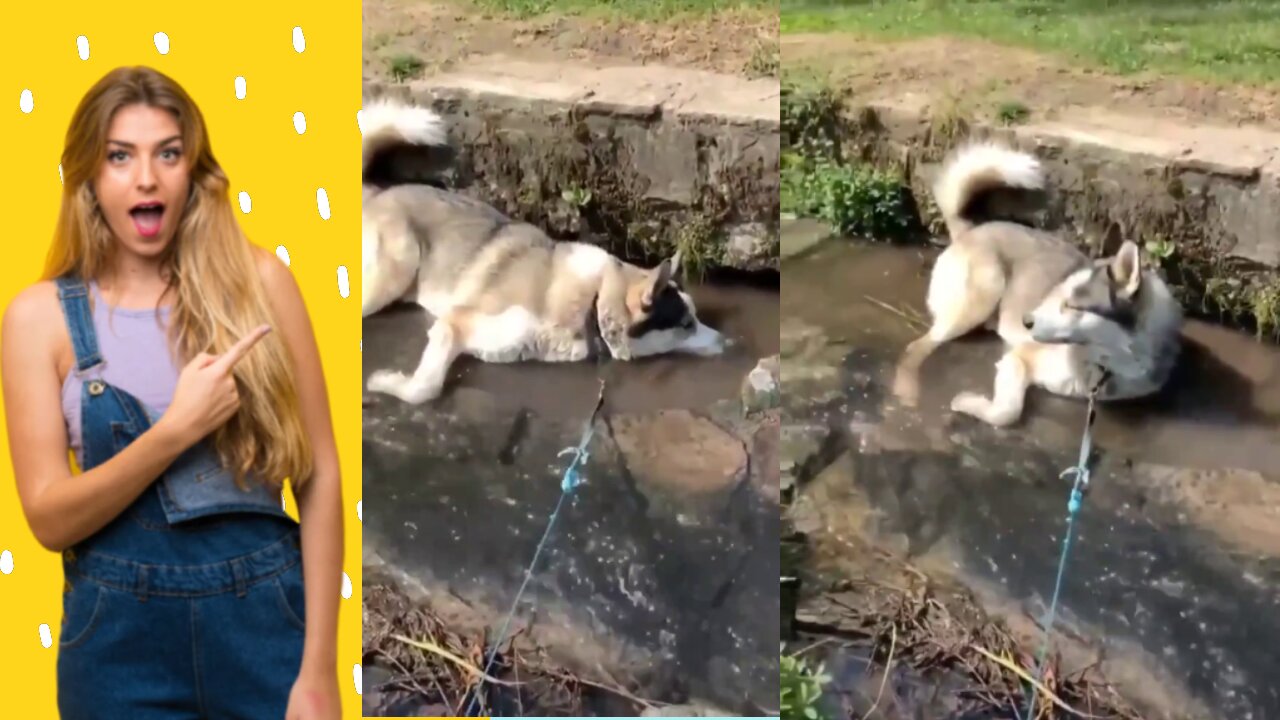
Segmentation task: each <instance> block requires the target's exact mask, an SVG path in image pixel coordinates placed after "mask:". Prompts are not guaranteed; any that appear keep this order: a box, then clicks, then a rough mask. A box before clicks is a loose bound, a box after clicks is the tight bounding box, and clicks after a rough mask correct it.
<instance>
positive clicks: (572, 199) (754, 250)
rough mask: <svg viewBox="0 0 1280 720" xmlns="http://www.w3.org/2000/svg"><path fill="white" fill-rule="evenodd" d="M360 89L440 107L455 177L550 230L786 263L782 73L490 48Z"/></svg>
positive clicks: (633, 247)
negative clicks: (511, 54)
mask: <svg viewBox="0 0 1280 720" xmlns="http://www.w3.org/2000/svg"><path fill="white" fill-rule="evenodd" d="M364 93H365V97H366V98H375V97H380V96H392V97H397V98H400V99H404V100H411V101H413V102H415V103H418V104H421V105H424V106H429V107H432V108H434V109H435V110H436V111H438V112H440V113H442V114H443V115H444V116H445V117H446V119H447V120H448V121H449V123H450V126H451V127H450V135H451V138H452V140H453V141H454V143H455V145H456V146H457V147H458V148H459V158H458V163H457V169H456V184H457V185H458V186H459V187H462V188H465V189H466V190H467V191H468V192H470V193H472V194H474V195H477V196H479V197H481V198H482V199H484V200H485V201H487V202H490V203H492V204H494V205H495V206H496V207H498V208H499V209H500V210H502V211H503V212H505V213H507V214H508V215H511V216H513V217H517V218H519V219H522V220H526V221H529V222H533V223H535V224H538V225H540V226H542V227H544V228H546V229H547V230H548V231H549V232H551V234H552V235H554V236H557V237H561V238H583V239H589V240H593V241H595V242H598V243H600V244H602V245H605V246H606V247H608V248H609V249H610V250H611V251H613V252H615V253H617V254H619V255H621V256H623V257H625V258H627V259H629V260H632V261H636V262H651V261H655V260H656V259H658V258H660V257H662V256H664V255H667V254H670V253H671V252H673V251H674V250H675V249H676V248H677V247H679V248H683V249H684V250H685V251H686V253H685V257H691V256H692V257H693V258H694V260H695V261H696V262H697V264H698V265H699V266H700V267H703V268H714V267H732V268H736V269H740V270H748V271H755V270H776V269H777V263H778V253H777V250H778V182H779V180H778V158H779V99H780V86H779V83H778V81H777V80H776V79H760V80H748V79H745V78H741V77H736V76H731V75H721V74H717V73H711V72H705V71H700V70H690V69H684V68H673V67H665V66H654V65H646V66H614V67H596V66H589V65H580V64H572V63H534V62H526V61H518V60H512V59H507V58H503V57H498V56H490V57H486V58H482V59H479V60H477V61H476V62H474V63H471V64H469V65H468V66H467V67H465V68H463V69H459V70H455V71H451V72H447V73H443V74H440V75H436V76H432V77H429V78H426V79H424V80H419V81H415V82H412V83H406V84H384V83H378V82H366V84H365V89H364Z"/></svg>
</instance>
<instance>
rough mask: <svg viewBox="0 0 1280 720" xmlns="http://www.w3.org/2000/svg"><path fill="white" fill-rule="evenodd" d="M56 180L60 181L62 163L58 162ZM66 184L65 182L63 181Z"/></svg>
mask: <svg viewBox="0 0 1280 720" xmlns="http://www.w3.org/2000/svg"><path fill="white" fill-rule="evenodd" d="M58 182H60V183H62V182H63V181H62V163H58ZM63 184H66V183H63Z"/></svg>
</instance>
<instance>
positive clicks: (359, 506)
mask: <svg viewBox="0 0 1280 720" xmlns="http://www.w3.org/2000/svg"><path fill="white" fill-rule="evenodd" d="M360 345H361V348H360V351H361V352H364V347H363V346H364V341H363V340H361V341H360ZM356 519H357V520H359V521H360V522H364V501H363V500H357V501H356Z"/></svg>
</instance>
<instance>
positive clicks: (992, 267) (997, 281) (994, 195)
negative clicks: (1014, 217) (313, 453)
mask: <svg viewBox="0 0 1280 720" xmlns="http://www.w3.org/2000/svg"><path fill="white" fill-rule="evenodd" d="M1044 191H1045V178H1044V174H1043V170H1042V168H1041V165H1040V163H1039V161H1038V160H1037V159H1036V158H1035V157H1033V156H1031V155H1030V154H1028V153H1025V152H1020V151H1017V150H1013V149H1011V148H1008V147H1005V146H1002V145H998V144H995V143H990V142H982V143H974V144H970V145H967V146H965V147H962V148H961V149H959V150H958V151H957V152H955V153H954V154H953V155H952V156H951V157H950V158H948V160H947V161H946V162H945V164H944V165H943V168H942V169H941V171H940V174H939V177H938V180H937V182H936V184H935V185H934V196H935V200H936V201H937V204H938V207H939V209H940V210H941V212H942V215H943V218H944V220H945V222H946V226H947V230H948V234H949V235H950V244H949V245H948V247H947V249H946V250H945V251H943V252H942V254H941V255H939V257H938V259H937V262H936V264H935V265H934V268H933V272H932V275H931V277H930V281H929V290H928V295H927V298H926V304H927V306H928V309H929V313H930V315H931V317H932V325H931V327H930V328H929V331H928V332H927V333H926V334H925V335H924V336H923V337H921V338H919V339H917V340H915V341H914V342H912V343H911V344H910V345H908V346H907V349H906V351H905V352H904V353H903V355H902V358H901V360H900V361H899V364H898V368H897V373H896V376H895V378H894V392H895V394H896V395H897V396H898V397H899V399H900V400H901V401H902V402H903V403H904V404H907V405H912V404H914V403H915V402H916V400H917V397H918V393H919V371H920V367H921V365H922V364H923V363H924V361H925V359H926V358H928V357H929V355H930V354H931V353H932V352H933V351H934V350H935V349H936V348H937V347H938V346H939V345H942V344H943V343H946V342H949V341H951V340H954V339H956V338H958V337H960V336H962V335H965V334H967V333H968V332H970V331H971V330H973V329H975V328H976V327H978V326H979V325H984V324H986V325H988V326H991V325H994V328H995V330H996V332H997V333H998V334H999V335H1000V337H1001V338H1002V339H1003V340H1004V343H1005V345H1006V352H1005V354H1004V356H1003V357H1002V358H1001V359H1000V361H999V362H998V363H996V379H995V389H994V393H993V395H992V397H985V396H983V395H980V394H976V393H971V392H966V393H961V394H959V395H957V396H956V397H955V398H954V399H953V400H952V402H951V409H952V410H953V411H955V412H961V413H965V414H968V415H972V416H974V417H977V418H979V419H981V420H983V421H985V422H987V423H990V424H992V425H996V426H1004V425H1009V424H1011V423H1014V422H1016V421H1017V420H1018V419H1019V418H1020V417H1021V415H1022V411H1023V402H1024V398H1025V396H1026V393H1027V390H1028V388H1029V387H1030V386H1032V385H1036V386H1039V387H1042V388H1045V389H1047V390H1049V391H1050V392H1052V393H1055V394H1059V395H1065V396H1069V397H1086V396H1088V394H1089V393H1090V392H1091V391H1092V390H1093V389H1094V388H1095V387H1098V398H1099V399H1100V400H1120V399H1128V398H1136V397H1141V396H1145V395H1150V394H1152V393H1154V392H1156V391H1158V390H1159V389H1160V388H1161V387H1162V386H1163V385H1164V383H1165V382H1166V381H1167V380H1168V378H1169V376H1170V374H1171V373H1172V370H1173V366H1174V364H1175V362H1176V360H1177V357H1178V351H1179V336H1180V329H1181V325H1182V309H1181V307H1180V306H1179V305H1178V303H1177V301H1176V300H1175V299H1174V298H1173V296H1172V295H1171V294H1170V292H1169V289H1168V287H1167V286H1166V285H1165V283H1164V282H1163V281H1162V280H1161V279H1160V277H1159V276H1158V275H1157V274H1156V273H1155V272H1152V271H1149V270H1144V269H1143V267H1142V264H1141V259H1140V256H1139V251H1138V246H1137V245H1135V244H1134V243H1133V242H1131V241H1126V242H1124V244H1123V245H1122V246H1121V247H1120V249H1119V251H1118V252H1117V253H1116V255H1115V256H1114V257H1111V258H1107V259H1102V260H1090V259H1089V258H1088V257H1086V256H1085V255H1084V254H1083V253H1082V252H1081V251H1080V250H1078V249H1076V247H1075V246H1073V245H1071V244H1070V243H1068V242H1066V241H1065V240H1063V239H1061V238H1059V237H1057V236H1055V235H1053V234H1051V233H1048V232H1044V231H1041V230H1039V229H1036V228H1034V227H1032V226H1030V225H1028V224H1025V223H1021V222H1013V221H1008V220H999V219H993V218H992V217H991V215H992V214H998V212H999V208H1001V207H1003V203H1004V202H1006V201H1007V200H1008V199H1009V198H1010V197H1015V196H1018V195H1031V196H1035V195H1039V194H1041V193H1043V192H1044ZM1103 370H1105V371H1106V374H1105V375H1104V373H1103ZM1104 377H1105V378H1106V380H1105V382H1103V383H1102V385H1101V386H1099V385H1098V384H1099V382H1100V381H1101V380H1102V379H1103V378H1104Z"/></svg>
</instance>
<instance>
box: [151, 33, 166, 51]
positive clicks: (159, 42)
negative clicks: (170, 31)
mask: <svg viewBox="0 0 1280 720" xmlns="http://www.w3.org/2000/svg"><path fill="white" fill-rule="evenodd" d="M154 39H155V43H156V50H159V51H160V54H161V55H168V54H169V36H168V35H166V34H164V33H162V32H158V33H156V35H155V38H154Z"/></svg>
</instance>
